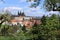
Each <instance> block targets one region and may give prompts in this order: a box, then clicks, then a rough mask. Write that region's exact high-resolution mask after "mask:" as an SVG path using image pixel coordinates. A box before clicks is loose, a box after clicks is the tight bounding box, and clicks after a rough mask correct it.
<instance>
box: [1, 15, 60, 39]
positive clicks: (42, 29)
mask: <svg viewBox="0 0 60 40" xmlns="http://www.w3.org/2000/svg"><path fill="white" fill-rule="evenodd" d="M2 15H3V16H2ZM5 17H6V18H5ZM11 19H12V17H11V16H10V14H1V15H0V20H2V22H1V23H0V40H60V15H56V14H53V15H51V16H50V17H49V16H45V15H44V16H43V17H42V18H41V19H40V20H41V21H42V24H40V25H36V24H35V25H34V26H33V27H32V28H30V29H29V30H26V28H25V27H20V25H17V26H9V25H2V23H3V22H4V21H7V20H8V21H9V20H11ZM17 30H19V31H18V32H17Z"/></svg>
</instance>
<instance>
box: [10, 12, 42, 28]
mask: <svg viewBox="0 0 60 40" xmlns="http://www.w3.org/2000/svg"><path fill="white" fill-rule="evenodd" d="M13 17H14V19H13V20H11V21H10V22H11V23H12V24H13V25H18V23H19V24H20V25H21V26H23V25H25V26H26V28H27V29H29V28H31V27H32V26H33V25H34V23H36V24H37V25H40V24H41V20H40V17H32V16H26V15H25V14H24V12H22V13H21V12H18V15H13Z"/></svg>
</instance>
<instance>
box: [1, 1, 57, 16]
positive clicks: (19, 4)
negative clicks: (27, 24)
mask: <svg viewBox="0 0 60 40" xmlns="http://www.w3.org/2000/svg"><path fill="white" fill-rule="evenodd" d="M4 1H5V2H2V1H0V11H1V9H3V10H4V11H5V10H9V11H10V12H12V14H17V11H24V12H25V14H26V15H27V16H42V15H48V14H49V12H46V11H45V9H44V8H43V4H44V0H41V3H40V5H39V6H38V7H37V8H30V7H29V6H30V5H31V2H26V0H4ZM57 13H58V12H57Z"/></svg>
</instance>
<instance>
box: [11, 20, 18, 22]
mask: <svg viewBox="0 0 60 40" xmlns="http://www.w3.org/2000/svg"><path fill="white" fill-rule="evenodd" d="M11 22H19V20H11Z"/></svg>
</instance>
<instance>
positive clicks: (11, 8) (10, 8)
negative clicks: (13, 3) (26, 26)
mask: <svg viewBox="0 0 60 40" xmlns="http://www.w3.org/2000/svg"><path fill="white" fill-rule="evenodd" d="M6 10H22V8H20V7H5V8H4V11H6Z"/></svg>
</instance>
